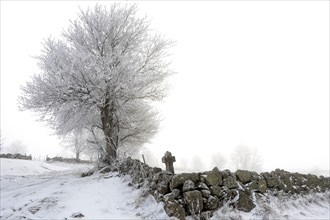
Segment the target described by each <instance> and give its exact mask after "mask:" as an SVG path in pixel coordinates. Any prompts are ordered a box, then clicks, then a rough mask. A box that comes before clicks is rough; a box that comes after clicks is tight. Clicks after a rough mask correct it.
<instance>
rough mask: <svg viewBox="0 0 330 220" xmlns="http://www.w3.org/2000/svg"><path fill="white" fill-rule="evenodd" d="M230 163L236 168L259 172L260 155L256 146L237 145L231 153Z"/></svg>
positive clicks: (260, 167) (260, 165)
mask: <svg viewBox="0 0 330 220" xmlns="http://www.w3.org/2000/svg"><path fill="white" fill-rule="evenodd" d="M231 160H232V161H231V162H232V165H233V166H234V167H235V168H236V169H243V170H253V171H257V172H260V171H261V169H262V157H261V155H260V154H259V153H258V150H257V149H256V148H250V147H248V146H246V145H238V146H237V147H236V148H235V149H234V151H233V152H232V154H231Z"/></svg>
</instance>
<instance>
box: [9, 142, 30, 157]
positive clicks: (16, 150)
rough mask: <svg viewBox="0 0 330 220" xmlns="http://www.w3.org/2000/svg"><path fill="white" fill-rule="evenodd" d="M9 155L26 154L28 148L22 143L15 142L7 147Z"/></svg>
mask: <svg viewBox="0 0 330 220" xmlns="http://www.w3.org/2000/svg"><path fill="white" fill-rule="evenodd" d="M7 151H8V153H12V154H26V151H27V146H26V145H25V144H23V143H22V141H19V140H18V141H14V142H12V143H11V144H10V145H9V146H8V147H7Z"/></svg>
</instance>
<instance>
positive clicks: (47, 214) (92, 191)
mask: <svg viewBox="0 0 330 220" xmlns="http://www.w3.org/2000/svg"><path fill="white" fill-rule="evenodd" d="M90 167H91V166H90V165H82V164H66V167H65V164H63V163H61V164H60V163H55V164H54V163H52V164H49V163H45V162H39V161H24V160H10V159H1V194H0V195H1V198H0V204H1V206H0V207H1V210H0V216H1V217H0V219H65V218H67V219H73V218H74V215H78V214H79V213H81V214H82V215H84V219H144V218H149V219H156V218H157V219H159V218H161V219H165V218H168V217H167V215H166V213H165V211H164V210H163V206H162V204H158V203H157V202H156V201H155V200H154V198H153V197H152V196H150V195H145V194H144V192H143V191H142V190H137V189H135V188H133V187H129V186H128V185H127V184H128V182H129V177H118V176H116V173H112V174H110V175H109V174H108V175H99V174H97V175H92V176H89V177H84V178H81V177H80V174H81V173H82V172H83V171H86V170H88V169H89V168H90ZM15 171H17V172H15Z"/></svg>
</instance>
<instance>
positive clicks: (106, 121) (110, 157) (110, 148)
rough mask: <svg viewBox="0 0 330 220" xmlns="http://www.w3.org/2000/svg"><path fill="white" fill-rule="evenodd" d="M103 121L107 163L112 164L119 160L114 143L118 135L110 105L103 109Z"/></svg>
mask: <svg viewBox="0 0 330 220" xmlns="http://www.w3.org/2000/svg"><path fill="white" fill-rule="evenodd" d="M101 121H102V130H103V132H104V136H105V141H106V154H107V155H106V159H107V162H109V163H112V162H113V161H115V159H116V158H117V145H116V143H115V141H114V140H115V139H116V138H117V137H114V136H115V135H116V133H115V132H114V129H115V127H114V117H113V110H112V108H110V107H109V105H106V106H105V107H103V108H102V109H101Z"/></svg>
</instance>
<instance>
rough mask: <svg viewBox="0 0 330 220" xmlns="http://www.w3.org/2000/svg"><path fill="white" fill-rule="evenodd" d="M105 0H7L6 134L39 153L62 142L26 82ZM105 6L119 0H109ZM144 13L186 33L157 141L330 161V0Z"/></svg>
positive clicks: (183, 148)
mask: <svg viewBox="0 0 330 220" xmlns="http://www.w3.org/2000/svg"><path fill="white" fill-rule="evenodd" d="M95 3H96V2H86V1H80V2H73V1H70V2H66V1H51V2H49V1H45V2H43V1H24V2H23V1H22V2H19V1H14V2H10V1H5V2H4V1H1V132H2V136H3V137H4V138H5V144H10V142H12V141H15V140H21V141H22V142H23V143H24V144H26V145H28V147H29V152H30V153H32V154H33V155H36V156H39V155H42V156H45V155H50V156H54V155H56V154H60V153H61V151H62V149H61V148H60V147H59V143H58V141H57V139H56V137H55V136H50V134H51V133H52V131H51V130H50V129H48V128H47V127H45V126H43V125H42V124H41V123H40V122H36V117H33V115H32V113H29V112H19V111H18V108H17V97H18V95H19V94H20V91H19V86H20V85H21V84H23V83H24V82H25V81H26V80H28V79H29V76H31V75H33V74H34V73H35V72H37V71H38V69H37V66H36V61H35V60H34V59H33V58H32V57H31V56H34V55H38V54H39V53H40V50H41V42H42V41H43V39H45V38H47V37H48V36H50V35H52V36H54V37H57V36H59V34H60V33H61V31H62V30H63V29H66V27H67V26H68V24H69V19H75V18H76V12H78V5H80V6H81V7H82V8H86V7H87V6H93V5H94V4H95ZM101 4H110V3H109V2H105V1H104V2H101ZM139 8H140V12H141V14H144V13H146V14H147V16H148V18H150V19H152V25H153V27H155V29H157V30H158V31H160V32H162V33H164V34H165V35H166V36H167V37H168V38H171V39H173V40H175V41H176V46H175V47H174V48H173V49H172V51H171V52H172V54H173V56H172V59H173V63H172V68H173V69H174V70H175V71H176V72H177V74H176V75H175V76H174V77H173V79H172V80H171V82H172V90H171V93H170V95H169V97H168V98H167V99H166V100H165V102H164V103H163V104H162V108H161V109H162V115H163V118H164V121H163V123H162V130H161V132H160V133H159V134H158V135H157V136H156V138H155V139H154V141H153V143H151V146H152V149H153V150H154V151H155V152H156V154H157V155H161V154H163V153H164V152H165V151H166V150H170V151H172V153H173V154H174V155H176V156H177V157H178V158H180V157H187V158H189V157H193V156H194V155H199V156H203V158H204V159H205V161H207V160H209V155H211V154H212V153H214V152H217V151H220V152H223V153H224V154H226V155H229V154H230V152H231V151H232V149H233V148H234V147H236V146H237V145H239V144H245V145H247V146H250V147H257V148H258V149H259V151H260V152H261V153H262V155H263V158H264V168H265V169H266V170H270V169H274V168H277V167H280V168H284V169H288V170H297V169H309V168H312V167H318V168H321V169H329V2H328V1H315V2H314V1H289V2H285V1H265V2H261V1H233V2H229V1H207V2H202V1H200V2H197V1H194V2H186V1H182V2H174V1H162V2H149V1H148V2H140V3H139Z"/></svg>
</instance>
